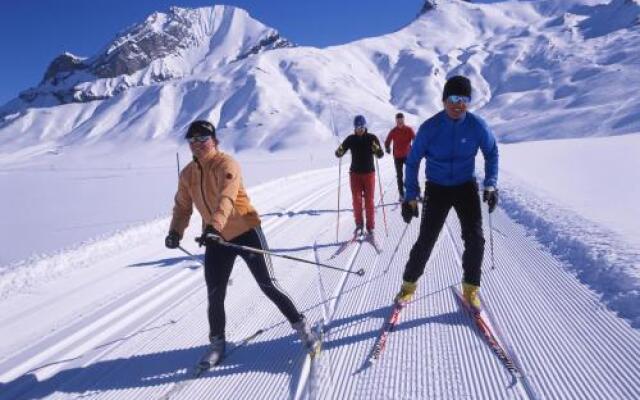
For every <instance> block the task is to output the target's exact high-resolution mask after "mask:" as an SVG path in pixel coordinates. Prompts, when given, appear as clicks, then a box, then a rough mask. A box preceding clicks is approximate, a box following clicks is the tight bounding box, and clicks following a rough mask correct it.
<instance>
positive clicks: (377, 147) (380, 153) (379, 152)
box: [371, 142, 384, 158]
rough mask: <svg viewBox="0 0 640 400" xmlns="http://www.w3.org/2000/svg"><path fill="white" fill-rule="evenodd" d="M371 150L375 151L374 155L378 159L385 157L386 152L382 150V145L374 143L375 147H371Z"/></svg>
mask: <svg viewBox="0 0 640 400" xmlns="http://www.w3.org/2000/svg"><path fill="white" fill-rule="evenodd" d="M371 150H373V154H375V155H376V157H378V158H382V156H384V151H382V149H381V148H380V145H379V144H378V143H376V142H373V145H372V146H371Z"/></svg>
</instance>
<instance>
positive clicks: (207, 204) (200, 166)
mask: <svg viewBox="0 0 640 400" xmlns="http://www.w3.org/2000/svg"><path fill="white" fill-rule="evenodd" d="M196 165H197V166H198V170H199V171H200V193H201V194H202V201H203V202H204V206H205V207H206V208H207V211H209V215H211V218H213V213H212V212H211V207H209V203H208V202H207V196H205V195H204V172H203V169H202V165H200V161H198V160H197V159H196Z"/></svg>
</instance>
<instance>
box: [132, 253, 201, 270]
mask: <svg viewBox="0 0 640 400" xmlns="http://www.w3.org/2000/svg"><path fill="white" fill-rule="evenodd" d="M196 257H197V258H202V257H199V256H196ZM202 260H203V261H204V258H202ZM185 261H190V262H191V264H193V259H192V258H191V257H187V256H184V257H171V258H162V259H160V260H154V261H145V262H139V263H135V264H130V265H127V267H158V268H166V267H173V266H176V265H178V264H180V263H182V262H185ZM192 267H193V268H197V267H199V265H193V266H192V265H189V268H192Z"/></svg>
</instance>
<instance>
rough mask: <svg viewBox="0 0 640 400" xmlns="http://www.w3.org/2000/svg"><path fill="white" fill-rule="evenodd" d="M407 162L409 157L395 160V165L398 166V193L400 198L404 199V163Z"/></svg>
mask: <svg viewBox="0 0 640 400" xmlns="http://www.w3.org/2000/svg"><path fill="white" fill-rule="evenodd" d="M406 161H407V157H403V158H394V159H393V163H394V164H395V166H396V179H397V181H398V193H399V194H400V197H404V163H405V162H406Z"/></svg>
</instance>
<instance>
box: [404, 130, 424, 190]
mask: <svg viewBox="0 0 640 400" xmlns="http://www.w3.org/2000/svg"><path fill="white" fill-rule="evenodd" d="M428 142H429V139H428V136H427V124H426V123H424V124H422V126H421V127H420V129H419V130H418V135H417V136H416V138H415V140H414V141H413V144H412V145H411V152H409V156H408V157H407V161H406V163H405V178H404V188H405V194H406V196H405V200H406V201H410V200H415V199H417V198H418V194H419V192H420V185H419V184H418V172H419V171H418V170H419V169H420V161H422V159H423V158H424V156H425V155H426V153H427V144H428Z"/></svg>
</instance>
